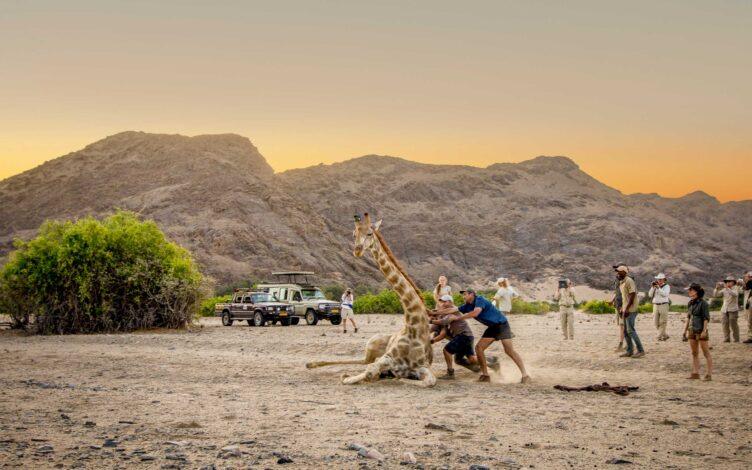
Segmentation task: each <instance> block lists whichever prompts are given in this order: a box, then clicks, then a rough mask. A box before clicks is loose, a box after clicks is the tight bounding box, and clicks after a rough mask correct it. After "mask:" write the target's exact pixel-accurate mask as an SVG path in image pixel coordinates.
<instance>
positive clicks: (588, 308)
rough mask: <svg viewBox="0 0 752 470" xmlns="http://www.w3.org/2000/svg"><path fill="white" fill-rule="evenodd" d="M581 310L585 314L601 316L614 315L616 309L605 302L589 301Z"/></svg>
mask: <svg viewBox="0 0 752 470" xmlns="http://www.w3.org/2000/svg"><path fill="white" fill-rule="evenodd" d="M582 310H583V311H585V312H587V313H593V314H596V315H598V314H602V313H616V309H615V308H614V307H612V306H611V305H609V303H608V302H606V301H605V300H590V301H588V302H585V305H584V306H583V307H582Z"/></svg>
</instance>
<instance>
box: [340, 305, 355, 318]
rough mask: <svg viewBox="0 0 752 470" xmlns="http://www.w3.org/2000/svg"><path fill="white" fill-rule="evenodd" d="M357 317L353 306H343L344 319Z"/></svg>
mask: <svg viewBox="0 0 752 470" xmlns="http://www.w3.org/2000/svg"><path fill="white" fill-rule="evenodd" d="M348 318H355V312H353V310H352V309H351V308H347V307H342V319H343V320H347V319H348Z"/></svg>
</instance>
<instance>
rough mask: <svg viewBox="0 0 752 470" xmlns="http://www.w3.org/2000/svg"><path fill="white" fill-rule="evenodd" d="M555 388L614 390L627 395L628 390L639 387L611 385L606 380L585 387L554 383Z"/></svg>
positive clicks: (578, 390)
mask: <svg viewBox="0 0 752 470" xmlns="http://www.w3.org/2000/svg"><path fill="white" fill-rule="evenodd" d="M554 388H555V389H556V390H562V391H565V392H614V393H615V394H617V395H629V392H635V391H637V390H639V389H640V387H631V386H629V385H617V386H614V387H612V386H611V385H609V384H608V382H603V383H602V384H600V385H599V384H595V385H588V386H587V387H567V386H566V385H554Z"/></svg>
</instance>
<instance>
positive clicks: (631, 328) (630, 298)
mask: <svg viewBox="0 0 752 470" xmlns="http://www.w3.org/2000/svg"><path fill="white" fill-rule="evenodd" d="M615 271H616V275H617V276H619V279H620V281H621V282H620V283H619V289H621V298H622V304H623V305H622V308H621V316H622V318H623V321H624V339H626V340H627V351H626V352H625V353H624V354H622V355H621V356H620V357H631V358H634V359H637V358H640V357H643V356H644V355H645V350H644V349H643V347H642V341H640V336H639V335H638V334H637V330H636V329H635V323H636V322H637V314H638V312H639V310H638V308H637V284H635V281H634V279H632V278H631V277H629V275H628V274H629V268H627V267H626V266H625V265H621V266H617V267H616V269H615ZM635 346H636V347H637V352H634V347H635Z"/></svg>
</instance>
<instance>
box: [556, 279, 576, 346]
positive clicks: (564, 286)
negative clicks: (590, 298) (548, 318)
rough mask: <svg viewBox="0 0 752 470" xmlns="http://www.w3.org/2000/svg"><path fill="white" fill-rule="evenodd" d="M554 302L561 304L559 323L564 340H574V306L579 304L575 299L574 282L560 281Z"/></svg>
mask: <svg viewBox="0 0 752 470" xmlns="http://www.w3.org/2000/svg"><path fill="white" fill-rule="evenodd" d="M554 301H557V302H559V321H560V322H561V331H562V333H564V339H565V340H567V339H574V304H576V303H577V299H575V294H574V288H573V284H572V281H570V280H569V279H560V280H559V288H558V289H556V293H555V294H554Z"/></svg>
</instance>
